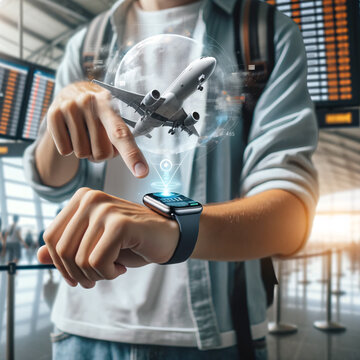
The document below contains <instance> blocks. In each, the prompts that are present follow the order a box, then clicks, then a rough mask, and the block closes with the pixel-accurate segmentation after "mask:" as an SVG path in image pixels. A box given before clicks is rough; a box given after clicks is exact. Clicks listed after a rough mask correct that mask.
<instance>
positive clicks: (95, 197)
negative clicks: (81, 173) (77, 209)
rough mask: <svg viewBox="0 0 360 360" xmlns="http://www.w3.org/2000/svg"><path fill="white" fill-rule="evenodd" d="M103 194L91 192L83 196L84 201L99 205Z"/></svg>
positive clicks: (95, 191) (97, 191) (96, 191)
mask: <svg viewBox="0 0 360 360" xmlns="http://www.w3.org/2000/svg"><path fill="white" fill-rule="evenodd" d="M102 194H103V193H102V192H101V191H99V190H89V191H88V192H86V194H85V195H84V196H83V200H84V202H85V203H86V204H92V203H97V202H98V201H100V200H101V199H102Z"/></svg>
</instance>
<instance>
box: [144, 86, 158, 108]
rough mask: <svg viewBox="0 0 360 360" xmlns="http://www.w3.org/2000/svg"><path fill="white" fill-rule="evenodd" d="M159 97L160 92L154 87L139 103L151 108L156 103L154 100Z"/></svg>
mask: <svg viewBox="0 0 360 360" xmlns="http://www.w3.org/2000/svg"><path fill="white" fill-rule="evenodd" d="M159 99H160V92H159V91H158V90H156V89H154V90H151V91H149V92H148V93H147V94H146V95H145V97H144V99H143V101H142V102H141V105H143V106H145V107H146V108H151V107H152V106H154V105H155V104H156V102H157V101H158V100H159Z"/></svg>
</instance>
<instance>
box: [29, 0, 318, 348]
mask: <svg viewBox="0 0 360 360" xmlns="http://www.w3.org/2000/svg"><path fill="white" fill-rule="evenodd" d="M130 2H131V0H121V1H119V2H118V3H116V4H115V6H114V8H113V9H114V12H113V18H112V20H113V27H114V31H115V32H117V33H118V38H121V27H119V24H121V23H122V22H123V18H124V16H125V15H124V13H125V11H124V7H126V6H128V4H129V3H130ZM235 3H236V0H227V1H226V0H206V1H204V5H203V9H202V19H200V20H199V21H203V22H204V23H205V24H209V23H211V24H212V27H213V30H214V31H215V33H213V36H214V37H215V40H216V41H217V42H218V43H219V44H221V46H222V47H223V48H224V50H225V51H226V52H227V53H228V54H229V55H230V56H233V54H234V37H233V36H234V34H233V14H232V13H233V10H234V6H235ZM84 34H85V31H84V30H83V31H81V32H79V33H78V34H77V35H75V36H74V37H73V39H72V40H71V41H70V42H69V43H68V45H67V49H66V53H65V57H64V60H63V62H62V64H61V65H60V67H59V69H58V73H57V77H56V90H55V91H56V92H57V91H59V90H60V89H61V88H62V87H64V86H66V85H67V84H69V83H71V82H74V81H77V80H81V79H82V77H83V74H82V70H81V66H80V57H79V52H80V50H79V47H80V44H81V42H82V39H83V37H84ZM274 41H275V60H276V61H275V67H274V70H273V72H272V75H271V77H270V80H269V82H268V84H267V86H266V88H265V90H264V92H263V94H262V96H261V98H260V100H259V101H258V103H257V106H256V109H255V113H254V119H253V122H252V127H251V129H250V135H249V143H248V145H247V146H246V149H245V153H244V156H243V158H242V159H241V158H240V159H239V156H238V152H239V154H240V153H241V152H240V151H239V149H240V148H241V143H242V140H241V139H242V137H241V126H238V127H237V128H236V129H235V137H232V138H231V139H230V138H228V139H225V140H224V141H223V142H221V143H220V144H219V145H218V146H217V147H216V149H215V150H214V151H213V152H212V153H211V154H210V155H208V156H197V155H199V154H198V153H195V154H194V156H193V168H196V172H192V171H191V172H190V173H189V176H190V177H191V178H190V179H191V180H190V185H189V189H188V190H189V191H188V195H189V196H190V197H192V198H195V199H197V200H198V201H200V202H202V203H204V204H205V203H207V202H222V201H227V200H231V199H233V198H234V197H235V196H236V194H239V195H241V196H251V195H255V194H258V193H260V192H263V191H266V190H270V189H283V190H287V191H289V192H291V193H293V194H294V195H296V196H297V197H298V198H299V199H301V200H302V202H303V203H304V205H305V207H306V209H307V212H308V218H309V221H308V223H309V224H310V225H309V229H308V232H310V229H311V222H312V219H313V216H314V212H315V206H316V203H317V199H318V184H317V174H316V170H315V169H314V166H313V164H312V162H311V156H312V154H313V152H314V150H315V148H316V144H317V137H318V129H317V122H316V119H315V115H314V109H313V104H312V102H311V100H310V97H309V94H308V91H307V81H306V76H307V70H306V69H307V66H306V55H305V50H304V46H303V42H302V37H301V34H300V31H299V29H298V27H297V26H296V25H295V23H293V22H292V21H291V20H290V19H289V18H288V17H286V16H285V15H283V14H281V13H279V12H276V14H275V37H274ZM239 121H241V119H239ZM43 131H45V124H44V125H43V126H42V129H41V131H40V133H41V132H43ZM40 136H41V134H40ZM234 144H239V147H236V146H234ZM35 147H36V143H34V144H33V145H31V146H30V147H29V148H28V149H27V150H26V153H25V156H24V166H25V172H26V176H27V178H28V180H29V182H30V183H31V185H32V187H33V188H34V190H35V191H36V192H37V193H38V194H39V195H40V196H42V197H44V198H46V199H48V200H50V201H55V202H60V201H63V200H64V199H67V198H69V197H71V195H72V194H73V193H74V192H75V191H76V189H78V188H79V187H82V186H88V187H90V188H95V189H102V188H103V183H104V175H105V166H106V164H105V163H101V164H95V163H91V162H88V161H87V160H81V161H80V167H79V171H78V173H77V175H76V176H75V178H74V179H73V180H71V181H70V182H69V183H68V184H66V185H64V186H63V187H61V188H50V187H48V186H45V185H43V184H42V183H41V180H40V178H39V175H38V173H37V170H36V167H35V159H34V150H35ZM198 151H202V150H201V149H200V150H197V152H198ZM206 158H208V161H206ZM209 160H211V161H209ZM209 163H211V164H212V166H211V169H210V168H209ZM284 221H286V219H284ZM239 241H251V239H244V238H242V237H241V233H240V234H239ZM245 267H246V279H247V297H248V308H249V318H250V323H251V324H252V328H251V331H252V337H253V338H254V339H257V338H261V337H263V336H264V335H265V334H266V331H267V323H266V294H265V291H264V287H263V284H262V279H261V274H260V261H259V260H251V261H246V263H245ZM233 268H234V264H233V263H228V262H209V261H201V260H194V259H191V260H189V261H188V275H189V284H188V285H189V294H190V297H191V304H192V311H193V314H194V318H195V322H196V326H197V328H198V333H197V342H198V347H199V348H200V349H211V348H214V347H217V346H219V345H220V336H219V333H220V332H226V331H230V330H232V321H231V316H230V306H229V294H230V292H231V289H232V274H233Z"/></svg>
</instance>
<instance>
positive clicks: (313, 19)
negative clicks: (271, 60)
mask: <svg viewBox="0 0 360 360" xmlns="http://www.w3.org/2000/svg"><path fill="white" fill-rule="evenodd" d="M267 2H268V3H269V4H272V5H275V6H276V8H277V9H278V10H280V11H281V12H283V13H284V14H285V15H287V16H289V17H291V18H292V19H293V21H294V22H295V23H296V24H298V26H299V28H300V30H301V33H302V36H303V40H304V44H305V49H306V54H307V62H308V88H309V93H310V95H311V98H312V100H313V101H314V102H316V103H317V105H324V106H332V105H336V106H341V105H358V104H359V102H360V94H359V90H358V89H359V73H358V68H357V67H358V65H357V64H358V61H359V59H358V55H357V50H356V46H358V44H357V43H356V41H357V32H358V29H357V27H358V24H357V23H358V22H359V8H358V7H359V4H358V2H357V1H355V0H267Z"/></svg>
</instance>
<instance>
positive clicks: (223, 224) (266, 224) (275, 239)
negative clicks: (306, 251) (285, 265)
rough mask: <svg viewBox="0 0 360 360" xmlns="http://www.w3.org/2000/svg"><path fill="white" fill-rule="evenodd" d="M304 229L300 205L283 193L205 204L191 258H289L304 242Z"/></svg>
mask: <svg viewBox="0 0 360 360" xmlns="http://www.w3.org/2000/svg"><path fill="white" fill-rule="evenodd" d="M307 226H308V219H307V213H306V210H305V207H304V205H303V203H302V202H301V200H299V199H298V198H297V197H296V196H295V195H292V194H291V193H289V192H287V191H284V190H269V191H266V192H263V193H261V194H258V195H255V196H251V197H249V198H244V199H238V200H234V201H230V202H227V203H221V204H214V205H207V206H204V211H203V213H202V215H201V218H200V229H199V236H198V241H197V244H196V247H195V250H194V252H193V254H192V257H193V258H197V259H206V260H218V261H240V260H247V259H255V258H262V257H266V256H272V255H289V254H292V253H294V252H296V251H297V250H298V249H299V248H300V247H301V245H302V244H303V242H304V241H305V236H306V234H307Z"/></svg>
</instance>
